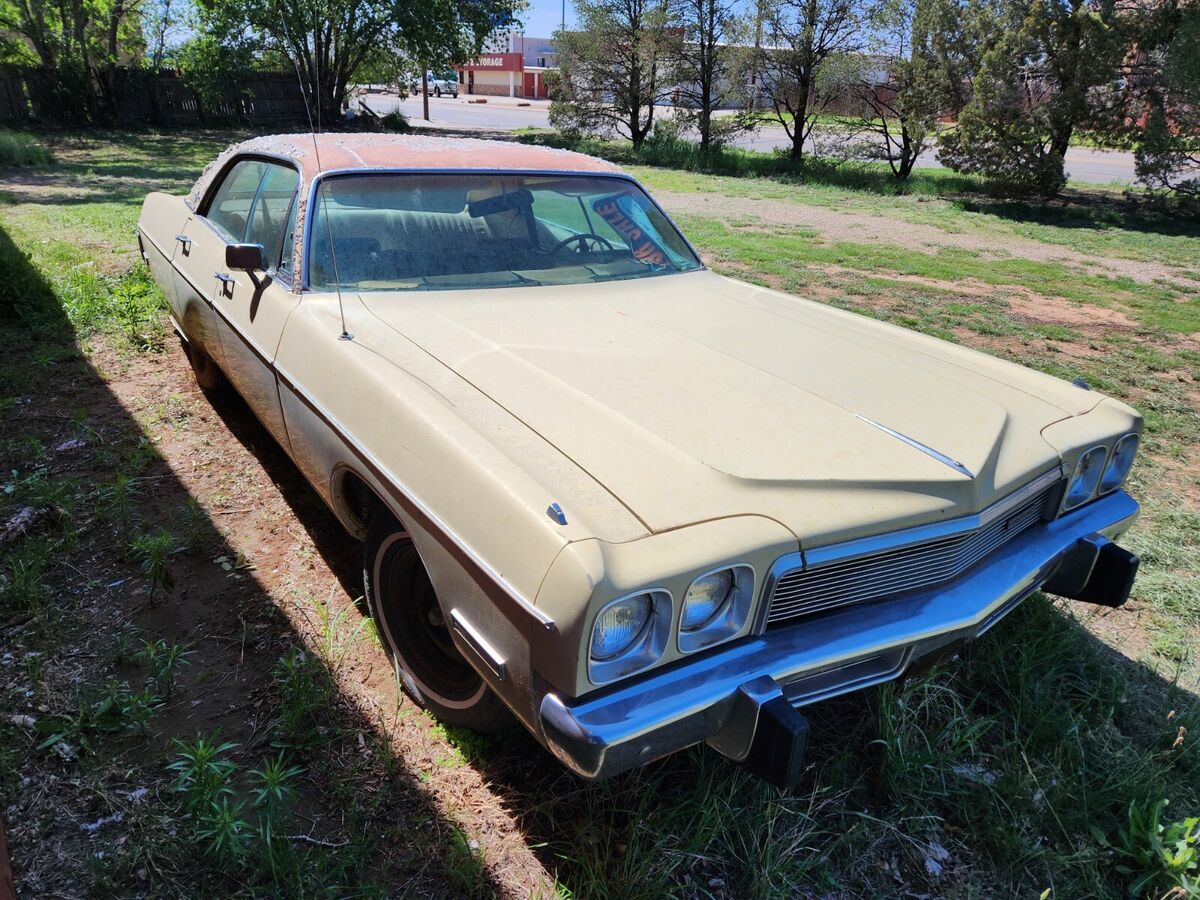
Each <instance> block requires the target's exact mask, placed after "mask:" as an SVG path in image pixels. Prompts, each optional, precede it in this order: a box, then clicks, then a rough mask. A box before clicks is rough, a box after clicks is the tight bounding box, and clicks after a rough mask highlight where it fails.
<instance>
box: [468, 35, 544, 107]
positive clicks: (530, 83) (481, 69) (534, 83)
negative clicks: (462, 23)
mask: <svg viewBox="0 0 1200 900" xmlns="http://www.w3.org/2000/svg"><path fill="white" fill-rule="evenodd" d="M555 68H557V60H556V57H555V53H554V42H553V41H552V40H551V39H550V38H544V37H529V36H528V35H526V34H524V33H522V32H521V31H520V30H519V29H516V28H508V29H503V30H500V31H496V32H494V33H493V34H492V35H491V36H490V37H488V39H487V41H485V42H484V45H483V52H482V53H480V54H479V56H478V57H476V58H475V59H473V60H471V62H469V63H467V64H466V65H464V66H460V67H459V68H458V83H459V86H460V88H459V92H460V93H463V94H480V95H484V96H491V97H546V96H547V92H546V77H545V76H546V72H547V71H550V70H552V69H555Z"/></svg>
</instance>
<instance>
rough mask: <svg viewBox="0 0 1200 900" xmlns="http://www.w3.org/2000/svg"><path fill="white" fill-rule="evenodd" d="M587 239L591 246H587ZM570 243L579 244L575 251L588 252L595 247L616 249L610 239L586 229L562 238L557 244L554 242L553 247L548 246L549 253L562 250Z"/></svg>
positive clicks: (556, 252) (553, 253)
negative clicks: (601, 245)
mask: <svg viewBox="0 0 1200 900" xmlns="http://www.w3.org/2000/svg"><path fill="white" fill-rule="evenodd" d="M589 241H590V242H591V243H592V246H590V247H589V246H588V242H589ZM571 244H578V245H579V249H578V250H577V251H576V252H577V253H588V252H591V251H593V250H596V249H601V250H614V249H616V248H615V247H613V243H612V241H610V240H609V239H608V238H606V237H601V236H600V235H598V234H596V233H595V232H592V231H588V232H583V233H581V234H573V235H571V236H570V237H569V238H564V239H563V240H561V241H559V242H558V243H557V244H555V245H554V246H553V247H551V248H550V255H551V256H555V255H557V254H558V253H559V252H560V251H562V250H563V249H564V248H566V247H569V246H570V245H571ZM600 244H603V245H604V246H603V247H600V246H599V245H600Z"/></svg>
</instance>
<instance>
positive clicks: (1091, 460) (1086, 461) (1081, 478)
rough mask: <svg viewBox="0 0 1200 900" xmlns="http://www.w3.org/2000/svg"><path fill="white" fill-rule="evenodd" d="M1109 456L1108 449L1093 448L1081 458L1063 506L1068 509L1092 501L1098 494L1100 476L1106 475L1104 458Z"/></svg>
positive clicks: (1068, 487)
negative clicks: (1097, 487)
mask: <svg viewBox="0 0 1200 900" xmlns="http://www.w3.org/2000/svg"><path fill="white" fill-rule="evenodd" d="M1107 455H1108V449H1107V448H1106V447H1093V448H1092V449H1091V450H1089V451H1088V452H1087V453H1085V454H1083V456H1081V457H1079V463H1078V465H1076V466H1075V474H1074V475H1072V476H1071V483H1070V484H1069V485H1068V486H1067V499H1066V502H1065V503H1064V504H1063V506H1064V507H1065V508H1066V509H1071V508H1072V507H1076V506H1078V505H1079V504H1080V503H1084V502H1086V501H1088V500H1090V499H1092V495H1093V494H1094V493H1096V486H1097V485H1098V484H1099V483H1100V476H1101V475H1102V474H1103V473H1104V458H1105V457H1106V456H1107Z"/></svg>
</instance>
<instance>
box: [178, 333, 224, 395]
mask: <svg viewBox="0 0 1200 900" xmlns="http://www.w3.org/2000/svg"><path fill="white" fill-rule="evenodd" d="M183 352H184V353H186V354H187V358H188V362H190V363H191V364H192V372H193V373H194V374H195V376H196V384H198V385H200V387H201V389H202V390H205V391H221V390H224V389H225V388H226V387H228V386H229V382H228V381H227V380H226V378H225V373H224V372H222V371H221V369H220V367H218V366H217V364H216V363H215V362H213V359H212V357H211V356H209V355H208V354H207V353H205V352H204V351H203V350H201V349H200V348H199V347H198V346H196V344H193V343H190V342H188V341H184V342H183Z"/></svg>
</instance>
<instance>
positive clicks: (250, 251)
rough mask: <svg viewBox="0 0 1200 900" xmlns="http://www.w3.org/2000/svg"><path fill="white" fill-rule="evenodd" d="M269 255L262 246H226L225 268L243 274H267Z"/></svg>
mask: <svg viewBox="0 0 1200 900" xmlns="http://www.w3.org/2000/svg"><path fill="white" fill-rule="evenodd" d="M266 257H267V254H266V251H264V250H263V245H262V244H226V245H225V268H227V269H237V270H238V271H241V272H265V271H266V270H267V259H266Z"/></svg>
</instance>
